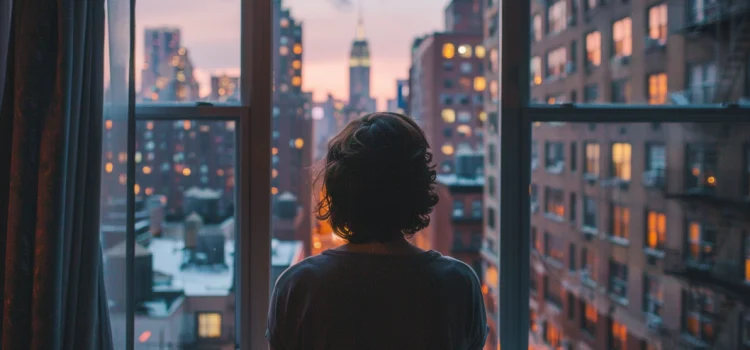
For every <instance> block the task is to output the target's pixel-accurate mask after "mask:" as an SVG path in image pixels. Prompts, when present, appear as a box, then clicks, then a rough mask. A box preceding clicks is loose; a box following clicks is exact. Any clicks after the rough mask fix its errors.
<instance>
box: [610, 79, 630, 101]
mask: <svg viewBox="0 0 750 350" xmlns="http://www.w3.org/2000/svg"><path fill="white" fill-rule="evenodd" d="M612 103H630V81H629V80H628V79H620V80H616V81H614V82H612Z"/></svg>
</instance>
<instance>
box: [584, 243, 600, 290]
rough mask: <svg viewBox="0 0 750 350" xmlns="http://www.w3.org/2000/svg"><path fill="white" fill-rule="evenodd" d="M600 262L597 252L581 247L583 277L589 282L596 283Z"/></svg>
mask: <svg viewBox="0 0 750 350" xmlns="http://www.w3.org/2000/svg"><path fill="white" fill-rule="evenodd" d="M597 264H598V261H597V257H596V252H594V251H593V250H589V249H588V248H586V247H583V248H581V279H582V280H583V281H584V282H588V283H589V284H592V283H593V284H596V279H597V272H598V269H597V268H596V266H597Z"/></svg>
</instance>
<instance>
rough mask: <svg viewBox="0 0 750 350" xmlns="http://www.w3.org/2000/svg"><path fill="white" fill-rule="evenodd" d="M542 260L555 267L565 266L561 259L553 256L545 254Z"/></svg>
mask: <svg viewBox="0 0 750 350" xmlns="http://www.w3.org/2000/svg"><path fill="white" fill-rule="evenodd" d="M544 261H546V262H547V264H549V265H551V266H552V267H554V268H556V269H562V268H564V267H565V264H563V263H562V262H561V261H559V260H557V259H554V258H551V257H549V256H545V257H544Z"/></svg>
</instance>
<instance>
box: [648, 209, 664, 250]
mask: <svg viewBox="0 0 750 350" xmlns="http://www.w3.org/2000/svg"><path fill="white" fill-rule="evenodd" d="M666 242H667V216H666V215H665V214H664V213H659V212H655V211H649V212H648V215H647V218H646V247H647V248H651V249H654V250H663V249H664V244H665V243H666Z"/></svg>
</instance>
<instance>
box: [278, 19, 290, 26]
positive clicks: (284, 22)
mask: <svg viewBox="0 0 750 350" xmlns="http://www.w3.org/2000/svg"><path fill="white" fill-rule="evenodd" d="M279 24H280V25H281V28H286V27H288V26H289V19H287V18H282V19H281V21H280V22H279Z"/></svg>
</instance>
